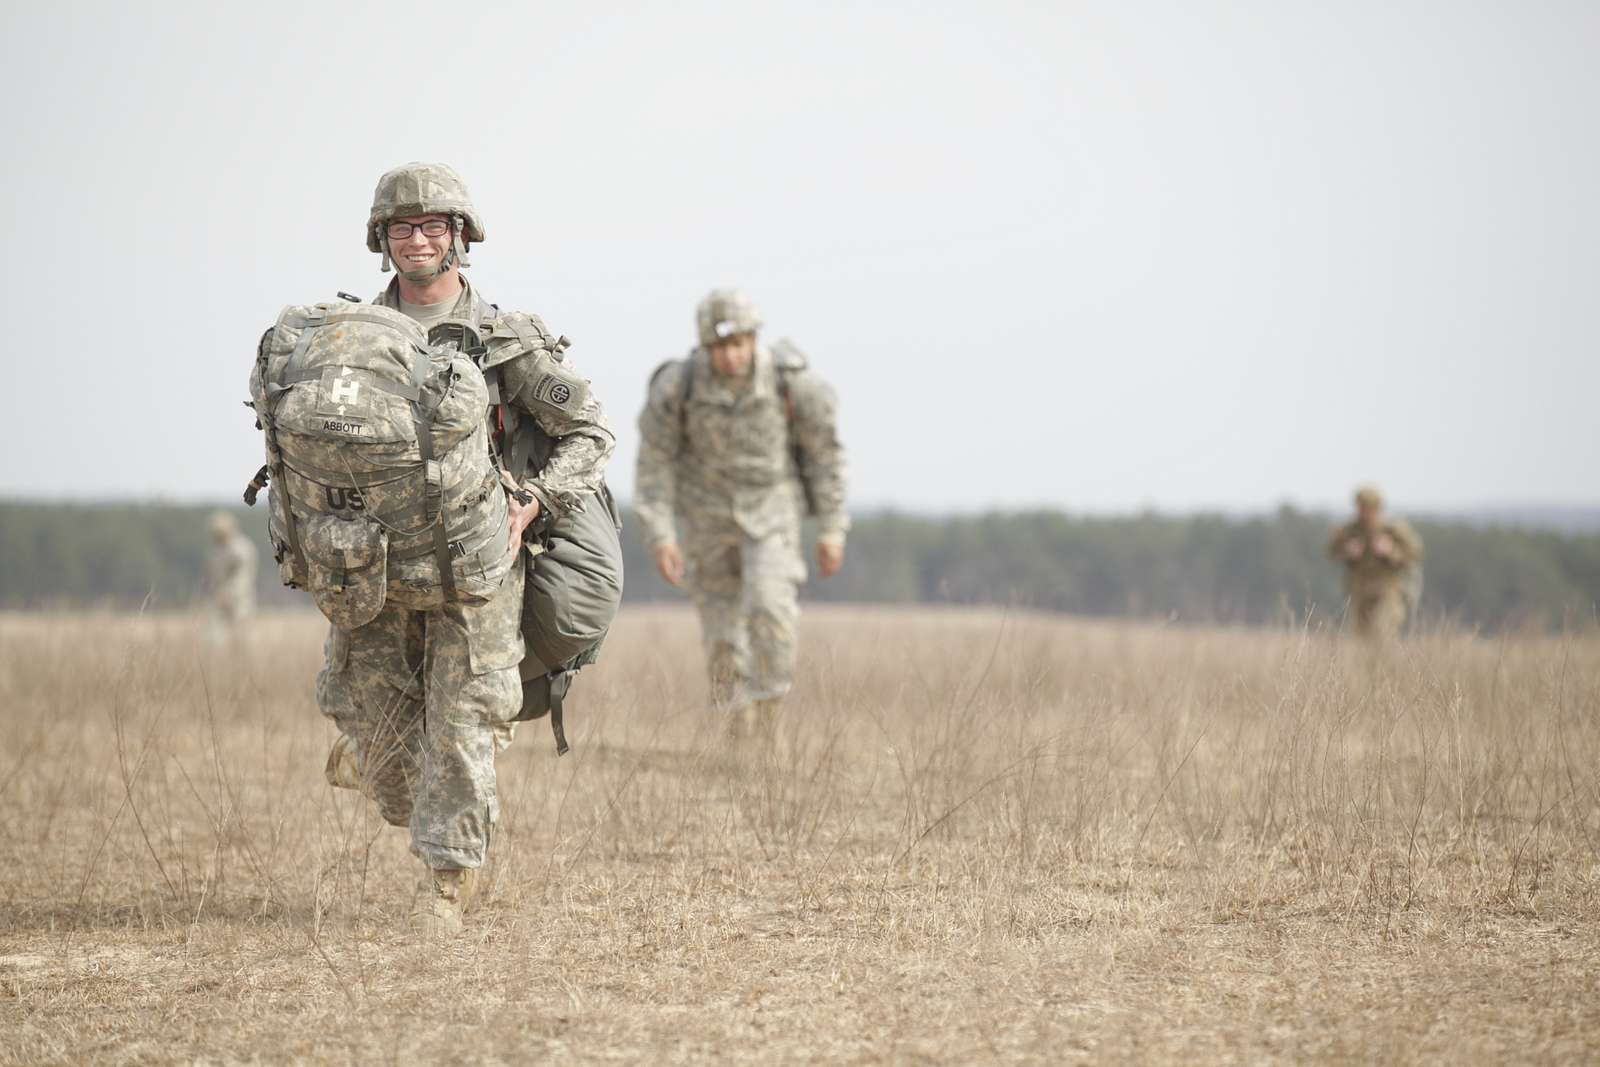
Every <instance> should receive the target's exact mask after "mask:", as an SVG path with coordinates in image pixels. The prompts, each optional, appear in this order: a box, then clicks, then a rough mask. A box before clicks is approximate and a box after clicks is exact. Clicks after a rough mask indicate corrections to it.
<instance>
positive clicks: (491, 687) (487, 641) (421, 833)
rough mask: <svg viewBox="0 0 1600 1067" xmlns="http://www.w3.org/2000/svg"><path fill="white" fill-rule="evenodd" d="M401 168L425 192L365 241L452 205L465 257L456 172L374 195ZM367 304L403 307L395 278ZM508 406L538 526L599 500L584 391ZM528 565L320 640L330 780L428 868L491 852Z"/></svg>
mask: <svg viewBox="0 0 1600 1067" xmlns="http://www.w3.org/2000/svg"><path fill="white" fill-rule="evenodd" d="M396 175H398V176H399V183H400V188H401V189H402V190H404V189H405V188H406V183H407V182H414V183H415V184H416V189H415V195H416V196H418V197H421V199H420V200H419V201H418V202H414V203H403V204H402V206H400V207H398V208H396V207H394V206H393V204H391V205H389V210H388V211H387V214H385V213H384V212H382V211H380V210H379V205H378V204H377V203H375V205H374V209H373V217H372V219H371V220H369V224H368V246H369V248H371V249H372V250H373V251H380V250H381V251H383V252H384V254H385V266H386V268H387V262H388V256H387V246H386V245H385V244H384V243H383V238H382V235H381V226H382V224H383V222H384V221H385V219H386V218H393V217H397V216H404V215H408V214H433V213H441V214H442V213H446V212H447V211H448V212H452V213H455V212H461V213H464V214H465V218H464V220H463V222H464V224H463V225H462V226H461V227H460V229H459V231H458V235H457V238H456V241H455V255H456V258H457V261H458V262H462V263H464V262H465V254H466V248H465V246H464V244H463V243H462V241H461V240H460V235H461V234H462V233H464V234H465V236H466V238H467V240H469V241H481V240H483V224H482V220H481V219H479V218H478V217H477V215H476V213H475V211H473V209H472V208H471V204H470V201H468V200H467V199H466V195H465V188H464V186H461V183H460V179H459V178H458V177H456V176H455V174H454V172H452V171H449V169H448V168H443V167H440V166H438V165H436V164H411V165H408V166H407V167H403V168H399V169H398V170H397V171H393V172H390V174H387V175H385V176H384V178H383V179H381V180H380V182H379V189H378V196H377V197H376V198H375V200H382V199H383V198H384V196H385V189H386V183H391V185H390V188H391V190H392V188H393V185H392V183H393V181H394V180H395V178H396ZM430 182H431V183H432V184H431V185H430ZM453 189H455V190H459V196H458V198H457V201H454V202H452V201H450V200H448V199H441V197H447V196H448V195H449V193H450V191H451V190H453ZM441 190H442V192H441ZM391 199H393V195H392V194H391ZM400 199H401V200H402V201H404V200H405V195H404V194H403V193H402V194H401V195H400ZM461 283H462V287H463V288H462V291H461V294H460V296H459V297H458V298H457V300H456V302H455V305H454V307H453V308H452V309H451V312H450V315H449V318H450V319H454V320H461V321H463V322H465V323H467V324H470V325H472V326H474V327H481V326H482V324H484V323H485V322H487V321H488V320H490V319H494V318H497V317H500V316H501V315H502V314H503V313H502V312H500V311H499V310H498V309H496V308H495V307H494V306H493V305H492V304H490V303H489V302H488V301H485V300H483V299H482V298H481V297H480V296H479V295H478V294H477V291H476V290H475V289H474V288H473V287H472V286H471V285H470V284H469V283H468V282H467V279H466V278H465V277H464V276H463V277H461ZM374 303H377V304H381V305H384V306H386V307H388V308H391V309H393V310H396V311H399V310H401V300H400V293H399V282H398V280H396V281H394V282H392V283H391V284H390V285H389V287H388V288H387V289H386V290H385V291H384V292H383V293H381V294H379V295H378V297H377V298H376V299H375V300H374ZM435 339H436V340H437V338H435ZM527 358H529V357H525V356H524V357H517V359H527ZM515 362H516V360H513V361H512V363H515ZM501 377H502V378H504V377H505V373H504V372H503V373H502V375H501ZM508 403H510V404H513V405H516V406H517V408H518V410H519V411H520V412H525V413H526V417H529V418H531V419H532V420H533V421H534V422H535V423H536V424H537V426H538V427H539V428H540V429H541V430H543V431H544V433H545V434H546V435H547V436H548V438H549V439H550V447H549V449H548V454H547V455H545V456H540V457H538V459H539V460H540V461H542V465H541V466H540V467H539V469H538V470H537V472H536V473H532V474H531V475H529V476H527V477H522V478H519V479H518V480H519V482H520V484H521V486H522V488H523V489H525V490H526V491H527V492H529V493H531V494H533V496H535V497H537V498H538V499H539V502H540V508H541V515H540V522H541V523H546V524H547V523H550V522H554V521H557V520H559V519H560V518H561V517H562V516H564V515H566V514H568V513H570V512H572V511H574V510H580V509H584V508H586V507H597V506H600V505H599V503H598V501H597V500H596V493H597V491H598V490H600V489H601V487H602V484H603V478H604V468H605V463H606V460H607V459H608V458H609V457H610V455H611V452H612V450H613V449H614V447H615V439H614V438H613V436H612V434H611V431H610V429H609V428H608V427H607V425H606V423H605V420H604V417H603V415H602V414H601V411H600V407H599V404H598V402H597V401H596V400H595V399H594V398H593V396H592V394H590V393H588V392H587V390H584V392H583V396H582V400H581V402H580V403H574V404H570V405H568V407H570V408H571V410H566V409H564V408H562V407H560V406H555V405H551V404H548V403H541V402H539V400H538V399H537V398H535V397H532V396H526V395H522V394H519V395H518V396H517V397H515V398H512V399H511V400H510V401H508ZM494 411H495V409H493V408H490V409H488V410H487V412H486V415H487V416H488V419H489V424H488V427H487V430H488V433H489V435H490V436H491V437H492V436H493V435H495V434H496V432H497V431H498V430H499V427H498V426H497V425H496V421H495V416H494ZM523 473H526V472H523ZM524 574H525V572H524V567H523V566H521V565H520V562H519V565H517V566H513V567H511V568H510V569H509V571H508V573H507V577H506V579H505V581H504V583H503V585H502V586H501V587H500V588H499V590H498V591H496V592H495V593H494V594H493V595H492V596H490V597H489V598H488V599H487V600H480V601H472V600H467V601H463V602H459V603H453V604H447V605H445V606H444V607H443V608H440V609H437V610H433V611H426V612H422V611H412V610H407V609H405V608H402V607H398V606H394V605H389V606H386V607H385V608H384V609H383V611H382V612H381V613H380V614H379V615H378V616H377V617H376V618H374V619H373V620H372V621H371V622H369V623H367V624H366V625H364V626H361V627H358V628H356V629H354V630H350V631H344V630H341V629H339V628H338V627H334V628H332V629H331V631H330V633H329V635H328V639H327V642H326V645H325V649H324V651H325V658H326V663H325V666H324V668H323V670H322V673H321V674H320V675H319V676H318V679H317V697H318V702H319V704H320V706H321V708H322V710H323V713H324V714H326V715H328V716H329V717H330V718H332V719H333V720H334V721H335V722H336V723H337V724H338V726H339V729H340V732H341V734H342V735H343V736H342V737H341V739H340V742H339V743H338V744H336V746H335V749H334V752H333V754H332V755H331V756H330V758H329V763H328V777H329V780H330V782H333V783H334V784H339V785H349V786H354V787H357V788H360V789H361V790H362V791H363V792H364V793H365V794H366V795H367V796H369V797H370V798H371V799H372V800H373V801H375V802H376V804H377V805H378V810H379V812H380V813H381V814H382V815H383V817H384V818H385V819H386V820H387V821H388V822H390V823H392V824H394V825H396V826H406V825H409V826H410V829H411V838H412V845H411V849H412V852H413V853H414V854H416V855H417V856H418V857H419V858H420V859H422V860H423V861H424V862H425V863H427V865H428V866H429V867H431V868H433V869H434V870H435V871H441V870H443V871H449V870H452V869H469V870H470V869H473V868H476V867H478V866H480V865H481V864H482V863H483V860H484V856H485V853H486V851H487V849H488V845H489V839H490V836H491V833H492V830H493V826H494V823H495V820H496V817H497V815H498V812H499V803H498V800H497V795H496V780H495V766H494V757H495V753H496V751H497V750H498V749H499V748H502V747H504V745H505V744H506V743H508V742H509V739H510V734H511V723H512V720H513V719H514V718H515V717H516V716H517V714H518V713H519V711H520V710H521V708H522V703H523V700H522V680H521V678H520V677H519V673H518V665H519V664H520V662H521V661H522V659H523V654H524V642H523V637H522V633H521V622H522V607H523V603H522V600H523V597H522V592H523V585H524V580H525V577H524ZM344 760H348V761H349V765H348V766H344V765H343V761H344Z"/></svg>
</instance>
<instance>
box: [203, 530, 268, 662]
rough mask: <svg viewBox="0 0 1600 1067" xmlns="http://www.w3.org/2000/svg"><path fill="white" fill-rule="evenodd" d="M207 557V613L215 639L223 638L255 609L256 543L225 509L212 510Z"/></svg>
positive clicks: (211, 632) (211, 635)
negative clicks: (252, 542) (209, 549)
mask: <svg viewBox="0 0 1600 1067" xmlns="http://www.w3.org/2000/svg"><path fill="white" fill-rule="evenodd" d="M207 526H208V527H209V529H210V530H211V554H210V555H209V556H207V557H206V614H207V618H208V630H209V634H210V637H211V639H212V641H213V642H221V641H224V640H226V639H227V637H228V636H229V635H230V634H232V633H233V631H234V630H235V629H236V628H237V627H238V626H239V624H240V623H242V622H244V620H246V619H248V618H249V617H250V616H251V615H254V614H255V610H256V546H255V545H253V544H251V542H250V539H249V538H248V537H246V536H245V535H244V534H242V533H240V532H239V524H238V523H237V522H236V521H235V520H234V518H233V516H232V515H229V514H228V513H227V512H225V511H218V512H215V513H213V514H212V516H211V519H210V521H209V522H208V523H207Z"/></svg>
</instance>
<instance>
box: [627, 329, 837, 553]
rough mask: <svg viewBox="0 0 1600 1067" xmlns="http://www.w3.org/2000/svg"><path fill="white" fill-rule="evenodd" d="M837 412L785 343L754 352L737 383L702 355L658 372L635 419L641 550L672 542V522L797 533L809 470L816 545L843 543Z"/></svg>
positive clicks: (829, 394) (758, 533)
mask: <svg viewBox="0 0 1600 1067" xmlns="http://www.w3.org/2000/svg"><path fill="white" fill-rule="evenodd" d="M780 375H781V376H782V378H781V379H780ZM785 392H787V401H786V400H785ZM835 406H836V401H835V397H834V392H833V389H832V388H831V387H829V386H828V384H827V383H826V382H824V381H823V380H822V379H821V378H820V377H818V376H817V375H816V374H814V373H813V372H811V371H809V370H807V369H806V367H805V360H804V357H802V356H800V354H799V353H798V351H797V350H795V349H794V348H793V346H790V345H787V344H785V343H782V342H780V344H779V346H775V348H768V347H767V346H765V345H758V346H757V347H756V353H755V360H754V362H753V364H752V366H751V370H750V375H749V377H748V378H746V379H742V380H739V381H737V382H733V381H729V380H728V379H726V378H723V377H722V376H721V375H720V374H718V373H717V371H716V370H715V369H714V368H713V367H712V366H711V357H710V354H709V353H708V352H707V351H706V349H704V348H696V349H695V350H694V351H692V352H690V353H689V355H688V357H687V358H686V359H681V360H674V361H672V362H670V363H667V364H665V365H664V366H662V367H661V369H660V370H658V371H657V372H656V374H655V377H654V378H652V379H651V382H650V390H649V394H648V396H647V398H646V400H645V406H644V411H643V412H641V413H640V415H639V436H640V441H639V466H638V473H637V479H636V484H635V495H636V500H635V504H636V506H637V509H638V513H639V521H640V522H641V523H642V524H643V526H644V535H645V542H646V543H647V544H648V545H650V546H651V547H654V546H656V545H659V544H663V543H665V542H668V541H673V540H675V539H676V537H675V534H674V523H673V520H674V518H675V517H681V518H683V519H685V520H686V522H688V523H690V524H691V525H692V526H694V527H697V528H701V529H705V528H708V527H716V526H721V527H728V526H730V525H731V526H735V527H737V528H739V529H740V530H742V531H743V532H744V533H745V534H747V535H749V536H751V537H763V536H766V535H767V534H769V533H771V532H773V531H774V530H778V529H783V528H785V527H787V526H792V525H794V524H796V523H798V522H799V519H800V515H801V511H802V508H803V493H802V489H801V482H800V477H801V474H802V468H803V472H804V475H805V483H806V486H807V487H808V488H809V491H810V493H811V497H812V500H813V501H814V504H815V509H816V517H817V527H818V538H819V539H820V540H825V541H831V542H834V543H836V544H843V543H844V539H845V533H846V531H848V530H849V528H850V520H849V517H848V516H847V515H846V513H845V500H844V497H845V463H844V448H843V446H841V445H840V443H839V437H838V433H837V427H836V418H835Z"/></svg>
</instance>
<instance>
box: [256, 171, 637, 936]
mask: <svg viewBox="0 0 1600 1067" xmlns="http://www.w3.org/2000/svg"><path fill="white" fill-rule="evenodd" d="M484 237H485V231H484V223H483V217H482V216H481V215H480V214H479V212H478V210H477V208H476V207H475V205H474V204H473V202H472V199H471V198H470V197H469V195H468V193H467V188H466V185H465V184H464V183H463V182H462V180H461V178H460V176H459V175H457V174H456V172H455V171H454V170H452V169H451V168H450V167H447V166H444V165H443V164H438V163H408V164H405V165H404V166H401V167H396V168H395V169H393V170H391V171H389V172H388V173H386V174H384V175H383V176H382V177H381V178H380V179H379V180H378V186H377V189H376V191H375V192H374V194H373V201H372V207H371V210H370V212H369V214H368V217H367V225H366V242H367V248H368V249H369V250H371V251H372V252H373V253H376V254H378V255H379V256H381V257H382V269H383V270H385V271H388V270H389V269H390V267H391V264H392V265H393V269H394V270H395V272H396V277H395V278H394V279H393V281H392V282H391V283H390V285H389V286H388V287H387V288H386V289H385V290H384V292H382V293H381V294H379V295H378V297H377V299H375V300H374V301H373V302H372V303H370V304H362V303H360V302H359V301H357V300H356V298H354V297H347V296H344V294H340V296H341V297H343V298H344V299H343V300H334V301H329V302H326V303H322V304H316V305H307V306H291V307H289V308H286V309H285V310H284V312H283V313H282V314H280V316H279V318H278V321H277V323H276V324H275V325H274V327H273V329H272V330H270V331H268V333H267V335H266V336H265V337H264V338H263V339H262V341H261V344H260V347H259V349H258V352H257V362H256V369H255V373H254V374H253V376H252V383H251V395H252V398H253V403H254V407H255V410H256V413H257V418H258V421H259V422H260V423H261V425H262V428H263V429H264V430H265V432H266V434H267V456H268V467H267V468H264V472H268V473H270V479H271V483H272V497H273V507H272V513H271V516H270V518H271V521H270V522H269V530H270V531H271V533H272V538H273V546H274V550H275V552H276V553H277V556H278V560H279V566H280V570H281V572H282V574H283V577H284V580H285V581H286V582H288V583H290V584H292V585H295V586H296V587H299V588H304V589H306V590H307V591H308V592H310V594H311V596H312V598H313V600H314V601H316V603H317V606H318V608H319V609H321V610H322V611H323V613H324V614H325V615H327V616H328V618H329V620H330V621H331V622H332V624H333V626H332V628H331V630H330V632H329V635H328V641H327V644H326V647H325V650H324V654H325V661H324V665H323V669H322V672H321V674H320V675H319V676H318V678H317V699H318V703H319V705H320V707H321V709H322V712H323V714H324V715H326V716H328V717H329V718H331V719H332V720H334V722H335V723H336V724H337V725H338V728H339V736H338V738H337V740H336V741H335V743H334V745H333V749H332V751H331V752H330V753H329V756H328V760H327V764H326V768H325V773H326V776H327V779H328V781H329V783H330V784H332V785H335V786H340V787H346V788H352V789H358V790H360V791H361V792H362V793H363V794H364V795H365V796H366V797H368V798H369V799H370V800H372V801H373V802H374V803H375V804H376V806H377V808H378V811H379V813H380V814H381V815H382V817H383V818H384V819H385V820H386V821H388V822H389V823H391V824H393V825H395V826H402V827H408V828H409V830H410V836H411V851H412V853H413V854H414V855H416V856H417V857H418V858H419V859H420V860H422V862H423V864H424V865H425V867H426V873H425V875H424V878H423V881H422V885H421V886H420V887H419V889H420V893H419V896H418V899H417V902H416V906H415V908H414V909H413V914H412V922H413V924H414V925H415V926H416V927H418V928H419V929H420V930H422V931H423V932H425V933H428V934H431V935H449V934H453V933H455V932H457V931H459V930H460V929H461V926H462V911H463V908H464V907H465V906H466V903H467V900H468V897H469V896H470V894H471V891H472V888H473V884H474V881H475V875H476V873H477V871H478V869H479V868H480V867H481V866H482V864H483V863H484V861H485V858H486V857H487V855H488V850H489V845H490V840H491V838H492V836H493V830H494V826H495V823H496V821H497V818H498V813H499V796H498V784H497V778H496V771H495V755H496V753H497V751H499V750H500V749H501V748H503V747H504V746H505V744H507V743H508V742H509V741H510V738H511V726H512V723H513V722H515V721H516V720H518V719H521V718H530V717H537V716H538V715H541V714H544V713H547V712H548V713H551V715H552V720H554V721H557V722H558V721H559V720H558V715H559V708H560V704H559V701H560V697H561V695H562V694H564V693H565V691H566V686H567V685H568V684H569V683H570V680H571V676H572V674H573V673H574V672H575V671H576V670H577V668H578V667H580V666H582V665H583V664H585V663H588V662H592V659H593V656H594V654H595V650H596V649H597V647H598V642H599V640H600V638H601V637H603V636H604V633H605V631H606V629H607V628H608V627H609V625H610V622H611V619H612V617H613V616H614V615H615V612H616V608H617V604H618V602H619V601H620V598H621V588H622V586H621V582H622V572H621V548H620V543H619V541H618V526H617V521H616V509H615V505H614V503H613V501H612V499H611V494H610V492H609V490H607V489H606V487H605V482H604V471H605V465H606V461H607V460H608V458H609V457H610V455H611V452H612V449H613V448H614V445H615V440H614V438H613V436H612V433H611V430H610V429H609V427H608V426H607V424H606V421H605V419H604V417H603V415H602V413H601V409H600V404H599V401H598V400H597V399H596V397H595V396H594V395H593V393H592V391H591V389H590V387H589V383H588V381H587V380H585V379H584V378H583V377H581V376H580V375H578V374H577V373H576V371H575V370H574V369H573V367H572V364H571V362H570V360H569V359H567V357H566V355H565V352H566V348H567V346H568V344H569V342H568V341H567V339H566V338H565V337H560V338H558V337H556V336H554V335H553V334H551V333H550V332H549V331H548V330H546V329H545V326H544V324H543V322H541V321H540V320H539V319H538V318H537V317H536V316H533V315H529V314H526V313H523V312H520V311H506V310H502V309H501V308H499V307H498V306H496V305H494V304H491V303H490V302H489V301H488V300H487V299H486V298H485V297H484V296H483V295H482V294H481V293H480V292H479V291H478V290H477V289H476V288H475V287H474V286H472V285H471V284H469V283H468V281H467V279H466V277H465V276H464V275H463V274H462V273H461V268H462V267H464V266H466V265H467V255H468V251H469V249H470V248H471V246H473V245H475V244H478V243H481V242H482V241H483V240H484ZM265 480H266V478H265V477H264V476H263V475H258V476H257V481H256V482H255V483H252V485H253V486H258V485H259V483H261V482H264V481H265ZM253 497H254V493H253V492H250V491H247V493H246V499H247V500H253ZM525 594H526V595H525ZM557 741H558V747H559V749H560V750H561V751H564V750H565V740H564V737H563V735H562V734H561V733H560V731H559V729H558V731H557Z"/></svg>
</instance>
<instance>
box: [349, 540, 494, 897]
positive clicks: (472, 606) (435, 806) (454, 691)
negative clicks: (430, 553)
mask: <svg viewBox="0 0 1600 1067" xmlns="http://www.w3.org/2000/svg"><path fill="white" fill-rule="evenodd" d="M522 576H523V568H522V567H512V568H511V569H510V572H509V573H508V574H507V577H506V580H505V584H504V585H502V586H501V587H500V589H499V591H498V592H496V593H495V595H494V596H493V597H492V598H491V599H490V600H488V601H483V602H478V603H463V604H449V605H446V606H445V607H443V608H439V609H437V610H433V611H413V610H410V609H407V608H401V607H397V606H395V605H392V604H391V605H388V606H386V607H385V608H384V609H383V611H382V612H380V613H379V614H378V616H377V618H375V619H373V620H372V621H371V622H369V623H367V624H366V625H365V626H361V627H358V628H357V629H354V630H350V631H348V632H347V631H344V630H340V629H338V628H337V627H334V628H333V629H332V630H331V631H330V632H329V634H328V641H327V645H326V664H325V665H324V667H323V669H322V673H321V674H320V675H318V677H317V702H318V704H319V705H320V706H321V708H322V713H323V714H324V715H327V716H328V717H329V718H331V719H333V720H334V722H336V723H337V724H338V726H339V730H340V731H341V732H342V733H343V734H344V735H345V736H346V737H348V738H349V739H350V741H351V743H352V745H353V747H354V755H355V759H356V768H357V771H358V773H359V775H360V778H361V791H362V792H363V793H364V794H366V796H367V797H369V798H370V799H371V800H373V801H374V802H375V803H376V804H377V806H378V811H379V813H380V814H381V815H382V816H383V818H384V819H385V820H387V821H388V822H389V823H391V824H392V825H395V826H409V827H410V828H411V851H412V852H413V853H414V854H415V855H416V856H417V857H418V858H419V859H421V860H422V861H423V862H424V863H426V864H427V865H428V866H430V867H433V868H435V869H445V868H462V867H466V868H470V867H479V866H481V865H482V864H483V860H484V855H485V854H486V852H487V851H488V848H489V838H490V835H491V833H492V832H493V829H494V824H495V820H496V819H497V817H498V816H499V812H500V802H499V798H498V796H497V794H496V788H495V770H494V757H495V751H496V749H497V747H503V745H501V746H497V744H496V740H497V736H498V737H499V738H500V739H501V740H502V741H503V740H504V739H506V738H508V737H509V730H508V729H507V724H508V723H509V722H510V720H511V718H512V716H514V715H516V713H517V710H518V709H519V708H520V707H521V706H522V682H521V679H519V678H518V676H517V664H518V663H519V662H520V661H521V659H522V634H521V632H520V630H519V625H520V622H521V617H522Z"/></svg>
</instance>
